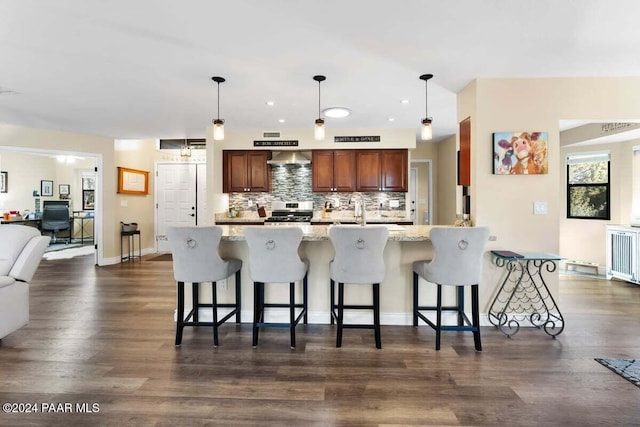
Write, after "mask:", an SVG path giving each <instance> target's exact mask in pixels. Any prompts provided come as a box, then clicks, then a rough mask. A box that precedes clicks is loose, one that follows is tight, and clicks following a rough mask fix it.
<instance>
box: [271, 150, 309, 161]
mask: <svg viewBox="0 0 640 427" xmlns="http://www.w3.org/2000/svg"><path fill="white" fill-rule="evenodd" d="M267 163H268V164H270V165H308V164H310V163H311V159H309V157H308V156H307V155H306V154H305V153H304V152H302V151H293V150H287V151H280V152H279V153H277V154H276V155H274V156H273V158H272V159H271V160H267Z"/></svg>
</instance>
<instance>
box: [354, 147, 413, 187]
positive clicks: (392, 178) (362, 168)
mask: <svg viewBox="0 0 640 427" xmlns="http://www.w3.org/2000/svg"><path fill="white" fill-rule="evenodd" d="M407 162H408V158H407V150H406V149H402V150H356V191H368V192H376V191H400V192H403V191H407V187H408V168H407Z"/></svg>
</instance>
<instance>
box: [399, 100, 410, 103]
mask: <svg viewBox="0 0 640 427" xmlns="http://www.w3.org/2000/svg"><path fill="white" fill-rule="evenodd" d="M400 103H401V104H408V103H409V100H408V99H403V100H402V101H400Z"/></svg>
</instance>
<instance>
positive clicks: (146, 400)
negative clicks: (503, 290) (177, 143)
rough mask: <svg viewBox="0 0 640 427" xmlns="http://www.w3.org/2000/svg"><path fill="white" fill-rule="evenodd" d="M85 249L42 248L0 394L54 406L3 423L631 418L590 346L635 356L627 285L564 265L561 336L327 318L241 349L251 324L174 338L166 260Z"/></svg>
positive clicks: (553, 422)
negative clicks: (376, 331)
mask: <svg viewBox="0 0 640 427" xmlns="http://www.w3.org/2000/svg"><path fill="white" fill-rule="evenodd" d="M92 260H93V258H92V257H91V256H85V257H80V258H73V259H71V260H55V261H43V262H42V264H41V266H40V268H39V270H38V272H37V274H36V277H35V278H34V280H33V283H32V286H31V322H30V324H29V326H27V327H25V328H23V329H21V330H19V331H17V332H15V333H13V334H11V335H9V336H7V337H5V338H4V339H3V340H2V341H0V403H3V404H4V403H10V402H14V403H25V404H34V403H35V404H38V405H39V408H40V411H41V410H42V409H43V406H46V409H48V410H51V408H53V409H55V410H56V411H57V412H48V413H42V412H38V413H0V425H12V426H18V425H46V426H56V425H60V426H70V425H83V426H85V425H86V426H89V425H91V426H95V425H117V426H130V425H131V426H139V425H141V426H145V425H162V426H183V425H184V426H191V425H220V426H284V425H290V426H309V425H317V426H334V425H335V426H382V425H384V426H399V425H413V426H417V425H467V426H496V425H500V426H572V425H576V426H588V425H593V426H596V425H597V426H603V425H612V426H613V425H615V426H620V425H625V426H628V425H640V388H639V387H636V386H634V385H633V384H631V383H630V382H628V381H626V380H625V379H623V378H622V377H620V376H618V375H616V374H614V373H613V372H611V371H610V370H608V369H607V368H605V367H604V366H601V365H600V364H598V363H597V362H595V361H594V360H593V359H594V358H595V357H630V358H636V357H640V339H639V337H640V287H638V286H635V285H631V284H628V283H624V282H617V281H606V280H597V279H592V278H587V277H582V276H563V277H562V278H561V289H560V294H559V295H557V296H556V297H557V300H558V303H559V306H560V308H561V310H562V311H563V314H564V315H565V317H566V327H565V331H564V332H563V333H562V334H561V335H560V336H559V338H558V339H556V340H553V339H551V338H550V337H548V336H547V335H546V334H544V333H543V332H541V331H539V330H536V329H525V330H521V331H520V332H519V333H518V334H517V335H516V336H515V337H514V338H512V339H508V338H506V337H505V336H504V335H503V334H502V333H501V332H499V331H497V330H496V329H494V328H491V327H486V328H483V330H482V338H483V346H484V351H483V352H481V353H477V352H475V351H474V346H473V337H472V334H470V333H464V334H462V333H451V332H450V333H444V335H443V341H442V350H441V351H440V352H436V351H435V350H434V340H435V336H434V332H433V331H432V330H431V329H430V328H429V327H427V326H421V327H420V328H417V329H416V328H412V327H410V326H383V328H382V340H383V349H382V350H380V351H379V350H376V349H375V347H374V343H373V333H372V332H371V331H364V330H347V331H346V332H345V336H344V343H343V347H342V348H341V349H336V348H335V330H334V329H333V328H334V327H331V326H329V325H313V326H307V327H304V326H302V327H299V329H298V331H299V332H298V336H297V341H298V348H296V350H293V351H292V350H290V349H289V345H288V340H289V336H288V333H287V332H286V330H266V331H264V332H262V333H261V338H260V345H259V347H258V348H257V349H252V348H251V327H250V325H249V324H243V325H242V326H240V327H237V326H235V325H233V324H230V325H225V326H224V327H222V329H221V337H220V340H221V342H220V344H221V345H220V347H218V348H213V346H212V342H213V339H212V334H211V329H210V328H200V329H199V330H196V329H194V328H186V329H185V335H184V339H183V345H182V347H178V348H177V347H174V345H173V340H174V333H175V329H174V323H173V310H174V306H175V303H174V302H175V288H174V286H175V285H174V282H173V279H172V273H171V262H164V261H147V260H143V261H142V262H140V261H136V262H130V263H124V264H120V265H115V266H109V267H94V266H93V265H92ZM311 285H312V284H310V286H311ZM407 286H409V284H407ZM246 320H249V319H246ZM94 403H95V404H97V406H92V405H93V404H94ZM43 404H46V405H43ZM57 404H62V406H59V405H57ZM64 404H71V405H73V408H72V409H73V411H72V412H73V413H71V412H67V413H65V412H64V411H65V410H67V409H66V408H65V406H64ZM76 404H80V405H82V404H87V405H85V406H84V408H85V410H86V409H91V410H94V412H93V413H84V414H83V413H77V408H76ZM53 405H56V406H53ZM67 408H68V407H67ZM96 409H97V410H98V412H95V410H96Z"/></svg>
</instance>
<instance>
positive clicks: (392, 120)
mask: <svg viewBox="0 0 640 427" xmlns="http://www.w3.org/2000/svg"><path fill="white" fill-rule="evenodd" d="M388 120H389V121H390V122H395V121H396V119H395V117H389V119H388Z"/></svg>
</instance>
